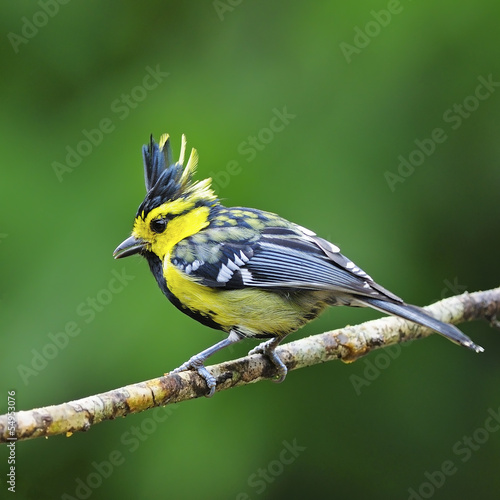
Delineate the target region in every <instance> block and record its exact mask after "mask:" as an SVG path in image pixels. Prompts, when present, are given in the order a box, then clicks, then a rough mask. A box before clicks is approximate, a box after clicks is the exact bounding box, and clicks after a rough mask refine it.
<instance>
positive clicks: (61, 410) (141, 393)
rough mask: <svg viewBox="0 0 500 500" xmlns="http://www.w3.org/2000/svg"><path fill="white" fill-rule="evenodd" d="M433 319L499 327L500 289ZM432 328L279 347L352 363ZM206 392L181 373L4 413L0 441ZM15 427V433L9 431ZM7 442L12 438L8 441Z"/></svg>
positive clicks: (297, 360) (299, 356)
mask: <svg viewBox="0 0 500 500" xmlns="http://www.w3.org/2000/svg"><path fill="white" fill-rule="evenodd" d="M426 309H427V310H428V311H429V312H431V313H432V314H433V315H434V316H435V317H436V318H438V319H440V320H441V321H444V322H447V323H453V324H457V323H462V322H464V321H472V320H478V319H487V320H489V321H491V323H492V324H493V325H494V326H497V327H498V326H499V322H498V320H497V319H496V316H497V314H498V313H499V312H500V287H499V288H495V289H492V290H487V291H483V292H475V293H471V294H469V293H464V294H462V295H457V296H455V297H450V298H447V299H444V300H442V301H440V302H437V303H435V304H432V305H431V306H428V307H426ZM430 333H432V330H429V329H428V328H424V327H422V326H419V325H417V324H415V323H411V322H409V321H405V320H402V319H400V318H396V317H384V318H381V319H377V320H373V321H368V322H366V323H363V324H361V325H357V326H348V327H345V328H341V329H339V330H334V331H331V332H326V333H322V334H320V335H314V336H311V337H307V338H305V339H301V340H297V341H295V342H290V343H288V344H285V345H283V346H280V347H279V348H278V349H277V353H278V355H279V356H280V358H281V359H282V360H283V362H284V363H285V364H286V366H287V367H288V370H297V369H299V368H303V367H305V366H311V365H316V364H319V363H324V362H326V361H332V360H334V359H340V360H342V361H344V362H351V361H355V360H356V359H358V358H360V357H362V356H364V355H366V354H368V353H369V352H370V351H372V350H374V349H379V348H381V347H385V346H389V345H393V344H397V343H403V342H407V341H410V340H413V339H417V338H420V337H426V336H428V335H429V334H430ZM208 369H209V371H210V372H211V373H212V374H213V375H214V376H215V377H216V378H217V389H216V390H217V391H223V390H226V389H229V388H231V387H236V386H240V385H246V384H251V383H254V382H258V381H260V380H263V379H271V378H273V376H274V366H273V365H272V364H271V363H270V362H269V361H268V360H267V358H265V357H263V356H261V355H253V356H246V357H244V358H240V359H236V360H233V361H229V362H226V363H221V364H219V365H214V366H210V367H208ZM206 392H207V388H206V385H205V382H204V381H203V380H202V379H201V378H200V377H199V376H198V374H197V373H196V372H193V371H189V372H182V373H178V374H174V375H165V376H163V377H159V378H155V379H152V380H147V381H145V382H140V383H138V384H132V385H128V386H125V387H121V388H119V389H114V390H112V391H108V392H104V393H102V394H97V395H95V396H89V397H86V398H83V399H78V400H75V401H70V402H68V403H62V404H59V405H53V406H46V407H44V408H37V409H33V410H30V411H19V412H16V413H15V414H14V415H15V422H14V423H15V425H14V426H13V425H12V423H11V425H10V428H9V425H8V424H9V422H8V415H2V416H0V443H5V442H11V441H12V439H13V438H16V440H26V439H33V438H36V437H40V436H55V435H57V434H66V435H70V434H71V433H73V432H76V431H87V430H89V429H90V428H91V427H92V425H95V424H98V423H100V422H103V421H104V420H112V419H114V418H116V417H124V416H126V415H129V414H131V413H139V412H141V411H144V410H147V409H149V408H153V407H155V406H164V405H167V404H172V403H179V402H180V401H185V400H188V399H194V398H199V397H201V396H204V395H205V394H206ZM12 428H13V430H14V431H15V433H14V434H15V435H12V434H13V433H10V432H9V431H10V430H11V429H12ZM9 438H10V439H9Z"/></svg>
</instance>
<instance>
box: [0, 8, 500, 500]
mask: <svg viewBox="0 0 500 500" xmlns="http://www.w3.org/2000/svg"><path fill="white" fill-rule="evenodd" d="M43 5H45V7H43ZM44 8H45V10H47V11H48V12H49V13H50V15H49V14H44ZM388 9H390V10H391V11H392V13H391V12H390V11H389V10H388ZM56 11H57V12H56ZM381 11H382V12H381ZM499 15H500V7H499V6H498V4H497V3H496V2H491V1H487V0H480V1H479V2H472V1H470V0H469V1H466V2H461V3H460V4H458V5H457V3H456V2H451V1H444V2H439V4H436V3H430V2H411V1H409V0H405V1H402V2H397V1H395V0H392V1H391V2H389V3H387V2H386V1H379V2H368V1H360V2H356V3H355V4H354V3H353V4H347V3H346V2H340V1H335V2H309V3H303V2H266V1H263V0H261V1H250V0H247V1H237V0H222V1H219V2H205V3H202V2H199V3H194V2H160V1H153V2H147V3H143V4H142V5H140V4H139V2H133V1H130V0H129V1H123V2H120V3H111V2H108V3H103V2H97V1H95V0H91V1H87V2H85V3H83V2H76V1H73V2H67V3H65V4H64V5H62V4H56V3H54V2H52V3H51V2H50V1H47V3H46V4H44V3H43V2H38V3H36V2H28V1H19V2H10V3H9V4H6V5H4V6H3V9H2V16H1V19H0V26H1V28H2V40H3V41H2V43H1V46H0V50H1V60H2V70H3V71H2V74H3V77H2V78H1V81H0V86H1V94H2V113H1V118H0V142H1V144H2V167H1V168H2V176H1V183H0V193H1V194H0V196H1V198H0V199H1V206H2V210H1V213H2V216H1V219H0V255H1V283H2V287H1V289H0V299H1V300H0V311H1V312H0V314H1V354H0V361H1V364H0V380H1V384H0V385H1V394H0V401H1V403H0V409H2V411H1V412H2V413H3V412H4V411H5V409H6V406H7V390H15V391H16V397H17V400H16V405H17V408H18V409H19V410H21V409H24V410H27V409H30V408H33V407H38V406H45V405H49V404H57V403H61V402H64V401H69V400H73V399H77V398H81V397H84V396H87V395H91V394H96V393H99V392H103V391H106V390H109V389H113V388H117V387H121V386H123V385H126V384H130V383H134V382H139V381H142V380H146V379H149V378H153V377H156V376H159V375H161V374H162V373H164V372H165V371H168V370H169V369H172V368H174V367H176V366H178V365H179V364H180V363H182V362H183V361H185V360H186V359H188V358H189V357H190V356H191V355H192V354H194V353H196V352H198V351H200V350H202V349H204V348H205V347H207V346H209V345H211V344H213V343H214V342H215V341H217V340H219V339H220V338H221V336H220V334H219V333H217V332H215V331H213V330H209V329H207V328H205V327H203V326H202V325H199V324H197V323H195V322H193V321H192V320H191V319H189V318H188V317H187V316H184V315H182V314H181V313H180V312H178V311H177V310H176V309H175V308H174V307H173V306H171V305H170V304H169V303H168V301H167V300H166V299H165V298H164V297H163V296H162V294H161V293H160V291H159V289H158V287H157V286H156V283H155V282H154V279H153V278H152V276H151V275H150V272H149V270H148V268H147V264H146V262H145V261H143V260H141V259H140V258H131V259H126V260H125V261H114V260H113V259H112V255H111V254H112V251H113V250H114V248H115V247H116V246H117V244H118V243H120V242H121V241H122V240H123V239H124V238H125V237H127V236H128V234H129V232H130V230H131V224H132V220H133V216H134V214H135V210H136V208H137V206H138V204H139V203H140V202H141V201H142V198H143V195H144V183H143V173H142V159H141V147H142V145H143V144H144V143H145V142H147V140H148V137H149V134H151V133H153V134H154V135H155V137H156V138H158V137H159V135H160V134H161V133H163V132H169V133H170V134H171V136H172V141H173V143H172V144H173V148H174V151H175V154H176V155H177V154H178V151H179V146H180V138H181V134H182V133H185V134H186V135H187V138H188V146H189V147H191V146H193V147H196V148H197V149H198V151H199V154H200V164H199V173H198V178H204V177H206V176H209V175H212V176H213V177H214V178H215V181H216V184H217V190H218V193H219V195H220V197H221V198H223V199H224V200H225V203H226V204H228V205H243V206H252V207H259V208H262V209H266V210H269V211H273V212H278V213H280V214H281V215H283V216H285V217H287V218H289V219H291V220H293V221H295V222H298V223H300V224H302V225H305V226H307V227H310V228H311V229H313V230H315V231H316V232H318V233H319V234H320V235H322V236H324V237H326V238H328V239H330V240H332V241H333V242H335V243H337V244H339V245H340V246H341V248H342V250H343V251H344V253H345V254H346V255H348V256H349V257H350V258H352V259H353V260H354V261H355V262H356V263H357V264H359V265H360V266H361V267H362V268H364V269H365V270H366V271H367V272H369V273H370V274H372V276H373V277H374V278H375V279H376V280H377V281H379V282H380V283H381V284H383V285H384V286H386V287H388V288H389V289H391V290H392V291H394V292H395V293H397V294H399V295H401V296H402V297H404V298H405V299H406V300H407V301H408V302H412V303H415V304H419V305H424V304H426V303H430V302H432V301H434V300H436V299H439V298H441V297H445V296H450V295H454V294H456V293H460V292H462V291H464V290H465V289H467V290H469V291H475V290H480V289H487V288H491V287H495V286H498V285H499V273H498V267H499V266H498V247H499V243H500V241H499V239H500V238H499V233H498V213H499V208H498V206H499V192H500V171H499V160H498V158H499V157H500V142H499V140H498V137H499V135H500V127H499V121H498V116H499V112H500V87H499V86H498V85H497V84H496V83H495V82H497V81H500V57H499V49H498V48H499V35H498V16H499ZM33 23H35V24H33ZM36 24H38V27H37V26H36ZM366 32H368V35H366ZM363 33H365V34H363ZM150 72H153V73H155V74H156V81H155V80H154V79H152V78H148V77H147V75H148V74H149V73H150ZM167 73H168V75H167ZM490 75H491V76H490ZM480 77H483V78H484V79H485V80H488V79H490V81H493V84H491V83H490V84H489V87H490V90H489V91H486V90H485V88H482V89H480V90H479V93H480V95H481V96H482V98H483V100H478V99H475V98H474V94H475V92H476V88H477V87H478V85H480V80H479V79H478V78H480ZM146 87H147V88H146ZM153 87H154V88H153ZM486 94H489V95H487V96H486ZM127 96H128V97H127ZM471 96H472V97H471ZM455 105H456V106H460V107H461V106H463V105H466V106H467V107H468V108H469V109H470V111H466V108H463V110H462V111H460V109H462V108H459V107H456V108H454V106H455ZM284 109H285V110H286V113H288V115H293V117H292V116H289V117H288V119H286V122H287V123H286V124H284V126H283V127H282V128H283V129H282V130H280V131H276V132H272V133H270V132H269V130H266V129H268V128H269V126H270V124H271V123H272V124H274V125H276V122H271V120H272V118H273V116H275V115H276V110H278V111H280V112H283V110H284ZM449 110H451V111H449ZM460 113H462V116H460ZM99 126H101V127H103V128H105V129H106V130H105V133H104V132H103V133H102V134H100V133H98V132H96V131H95V130H94V129H96V128H97V127H99ZM436 128H441V129H443V131H444V132H443V133H444V134H445V135H446V140H444V142H441V143H440V144H435V145H434V146H433V147H431V146H430V145H429V142H425V141H424V139H426V138H429V137H431V134H432V132H433V130H435V129H436ZM85 131H86V132H87V133H88V134H89V135H90V136H91V137H92V138H93V141H94V143H95V144H94V145H91V144H90V147H89V144H85V143H84V142H82V141H85V140H86V138H85V134H86V132H85ZM100 135H101V136H100ZM249 137H257V142H256V144H255V145H254V146H252V145H251V141H252V139H249ZM415 141H424V143H423V144H424V148H425V147H427V151H430V150H432V149H433V148H434V151H433V152H432V154H429V155H425V157H424V158H423V162H422V163H421V165H418V166H416V167H415V168H414V172H413V173H411V175H408V174H409V173H410V171H409V170H408V169H407V170H406V171H402V172H404V173H405V175H407V177H400V179H399V180H400V181H402V182H397V183H396V184H392V189H391V186H390V185H389V183H388V181H387V178H386V176H387V174H386V173H387V172H392V173H393V174H396V175H400V174H398V163H399V161H398V157H399V155H402V156H403V157H404V158H406V159H408V158H409V157H410V155H411V154H412V152H413V151H414V150H416V149H417V145H416V142H415ZM425 145H426V146H425ZM68 148H70V150H71V149H73V150H75V149H76V150H78V149H79V151H80V152H81V154H82V158H81V160H80V162H78V161H77V160H75V159H73V160H71V158H70V161H73V164H72V165H68V164H67V158H66V156H67V155H68V151H69V150H68ZM250 151H252V152H250ZM422 155H423V153H422ZM422 155H420V156H422ZM412 158H413V160H414V161H416V162H418V161H419V158H420V157H419V154H418V153H413V156H412ZM249 160H250V161H249ZM77 163H79V164H78V165H76V164H77ZM54 165H56V167H55V168H54ZM62 165H65V166H66V168H64V167H63V168H62V170H61V166H62ZM228 165H229V166H228ZM56 170H57V172H58V173H57V172H56ZM116 272H118V273H122V274H123V273H124V274H125V275H127V276H130V277H133V279H132V278H130V281H126V285H124V286H123V287H122V290H121V291H120V292H116V293H111V292H110V291H109V282H110V280H111V279H112V278H113V276H114V275H113V273H116ZM93 300H95V301H96V302H94V304H95V305H94V306H91V305H89V304H91V303H92V301H93ZM89 301H90V302H89ZM82 304H83V305H82ZM89 311H90V312H89ZM92 311H93V312H92ZM378 316H380V315H379V314H377V313H374V312H372V311H367V310H366V311H365V310H356V309H347V308H339V309H331V310H329V311H328V312H326V313H325V314H324V315H323V316H322V317H321V318H320V319H318V320H317V321H315V322H314V323H312V324H310V325H308V326H307V327H306V328H304V329H303V330H302V331H301V332H300V333H299V334H296V335H295V336H294V337H293V338H295V339H296V338H298V337H299V336H301V335H302V336H304V335H310V334H313V333H319V332H322V331H326V330H329V329H333V328H338V327H341V326H343V325H345V324H348V323H349V324H356V323H360V322H362V321H365V320H367V319H371V318H375V317H378ZM71 322H74V323H76V325H77V327H78V328H79V329H80V330H81V331H80V334H79V335H78V336H76V337H74V338H71V339H70V341H69V342H68V343H67V345H66V346H64V347H63V348H60V349H57V350H56V351H55V352H54V351H50V347H49V348H48V347H47V345H48V344H50V343H51V340H50V336H49V334H51V335H52V336H56V335H57V333H58V332H61V331H63V330H64V329H65V328H66V327H67V325H68V323H70V324H71ZM463 331H464V332H466V333H467V334H468V335H470V336H471V337H472V338H473V339H474V340H475V341H476V342H478V343H479V344H481V345H483V346H484V347H485V349H486V352H485V353H484V354H483V355H481V356H479V355H475V354H473V353H472V352H469V351H467V350H466V349H460V348H458V347H456V346H454V345H453V344H451V343H449V342H447V341H446V340H444V339H443V338H442V337H439V336H437V335H434V336H432V337H431V338H428V339H425V340H421V341H418V342H414V343H412V344H411V346H408V347H404V348H402V349H400V350H395V351H393V352H392V355H393V356H392V357H393V358H394V359H391V358H390V357H389V355H388V354H387V353H385V354H382V351H379V352H377V353H373V354H372V355H370V356H369V357H367V358H365V359H362V360H360V361H358V362H356V363H354V364H351V365H344V364H342V363H340V362H338V363H329V364H326V365H322V366H316V367H313V368H309V369H306V370H300V371H298V372H294V373H290V374H289V376H288V378H287V380H286V382H285V383H283V384H281V385H276V384H272V383H271V382H263V383H259V384H257V385H253V386H249V387H244V388H239V389H235V390H231V391H227V392H225V393H221V394H217V395H216V396H215V397H214V398H212V399H211V400H207V399H200V400H196V401H192V402H186V403H183V404H181V405H178V406H177V407H175V408H172V409H170V410H168V411H166V412H158V411H155V412H151V411H150V412H145V413H142V414H140V415H133V416H130V417H128V418H126V419H119V420H117V421H113V422H106V423H103V424H101V425H98V426H96V427H95V428H92V429H91V430H90V432H88V433H85V434H84V433H79V434H76V435H73V436H72V437H71V438H66V437H54V438H51V439H48V440H45V439H37V440H34V441H29V442H25V443H18V445H17V463H16V474H17V487H16V492H17V496H16V498H19V499H25V498H26V499H34V498H37V499H53V498H93V499H104V498H120V497H124V498H179V499H184V498H186V499H190V498H210V499H212V498H213V499H221V498H228V499H240V500H243V499H245V498H248V499H254V498H273V499H282V498H302V497H305V496H306V495H308V496H309V497H310V496H312V495H314V496H320V495H321V496H322V497H324V498H325V497H326V498H349V499H359V498H374V499H375V498H377V499H378V498H380V499H387V498H401V499H406V498H410V497H412V495H413V498H430V497H433V498H439V499H452V498H457V497H461V498H472V497H473V498H477V499H479V498H481V499H485V498H498V491H499V488H500V475H499V474H498V468H499V465H500V432H498V430H497V429H496V424H495V426H492V425H490V426H489V429H490V430H489V431H488V430H486V431H485V430H484V428H485V425H486V424H487V423H490V424H491V423H492V421H491V419H490V420H488V421H487V419H488V417H489V416H490V413H489V412H494V413H496V412H498V411H499V406H500V394H499V390H498V388H499V376H500V367H499V363H498V361H497V359H498V353H499V352H500V339H499V336H498V332H495V331H494V330H492V329H491V328H489V326H488V325H487V324H486V323H474V324H465V325H463ZM254 345H255V344H254V343H252V342H248V343H245V344H244V345H240V346H238V347H235V348H234V349H232V350H231V351H230V350H226V351H223V352H221V353H220V354H219V355H217V356H216V357H214V359H213V361H214V362H216V361H222V360H225V359H228V358H231V357H237V356H240V355H244V354H245V353H246V352H247V351H248V350H249V349H250V348H251V347H253V346H254ZM44 349H45V352H49V355H50V356H52V359H50V360H48V361H47V362H46V363H45V366H42V365H43V364H44V363H43V362H41V361H38V363H42V365H41V364H38V365H35V366H37V367H38V368H37V369H36V370H35V369H33V366H32V358H33V356H34V355H35V353H37V352H38V353H41V352H43V350H44ZM47 349H49V351H47ZM33 350H34V351H35V352H34V351H33ZM377 366H378V367H379V368H377ZM26 369H33V372H30V371H29V370H28V371H26ZM354 376H356V377H358V378H356V377H354ZM361 379H364V380H365V381H366V383H365V384H363V385H361V386H359V385H356V384H355V382H356V381H357V382H359V380H361ZM493 427H495V428H493ZM467 439H469V441H467ZM289 448H292V449H293V450H294V451H293V452H292V451H290V450H289ZM0 453H1V456H0V471H2V473H1V478H2V479H1V487H2V492H1V496H3V495H4V491H5V496H6V495H7V493H8V492H7V486H6V485H5V478H6V476H5V474H6V471H7V458H6V457H7V453H6V449H5V447H2V448H1V452H0ZM117 457H119V458H117ZM110 460H114V461H115V462H116V464H115V465H114V466H113V470H112V471H111V470H109V467H108V468H106V465H105V464H103V462H106V461H108V462H109V461H110ZM449 461H451V462H452V466H450V465H449V463H448V462H449ZM99 464H100V465H99ZM443 465H444V467H445V469H446V470H447V471H448V472H449V474H448V475H446V476H445V475H444V474H443V473H435V471H437V470H441V469H442V467H443ZM96 467H97V469H99V470H101V473H98V472H96V470H97V469H96ZM447 467H448V468H447ZM450 471H451V472H450ZM433 483H434V484H433ZM82 484H84V485H85V486H82ZM412 489H413V490H412ZM412 491H414V492H415V493H414V494H413V493H412ZM64 495H66V496H64Z"/></svg>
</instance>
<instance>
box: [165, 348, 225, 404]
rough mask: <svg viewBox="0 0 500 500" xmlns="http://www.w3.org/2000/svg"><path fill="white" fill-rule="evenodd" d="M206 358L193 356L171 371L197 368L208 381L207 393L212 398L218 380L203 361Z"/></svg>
mask: <svg viewBox="0 0 500 500" xmlns="http://www.w3.org/2000/svg"><path fill="white" fill-rule="evenodd" d="M204 361H205V359H204V358H202V357H201V356H198V355H197V356H193V357H192V358H191V359H189V360H188V361H186V362H185V363H183V364H182V365H181V366H179V367H178V368H176V369H175V370H172V371H171V372H170V373H180V372H185V371H188V370H196V371H197V372H198V375H199V376H200V377H201V378H202V379H203V380H204V381H205V382H206V384H207V387H208V393H207V394H206V397H207V398H211V397H212V396H213V395H214V392H215V387H216V385H217V382H216V380H215V377H214V376H213V375H212V374H211V373H210V372H209V371H208V370H207V369H206V368H205V365H204V364H203V362H204Z"/></svg>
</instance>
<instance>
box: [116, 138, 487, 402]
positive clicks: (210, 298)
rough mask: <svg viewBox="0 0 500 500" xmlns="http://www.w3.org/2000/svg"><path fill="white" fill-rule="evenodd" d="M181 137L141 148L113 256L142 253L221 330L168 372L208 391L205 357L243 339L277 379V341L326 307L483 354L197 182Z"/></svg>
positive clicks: (303, 238)
mask: <svg viewBox="0 0 500 500" xmlns="http://www.w3.org/2000/svg"><path fill="white" fill-rule="evenodd" d="M185 152H186V137H185V136H184V135H182V140H181V150H180V154H179V160H178V161H175V160H174V157H173V154H172V149H171V144H170V137H169V135H168V134H163V135H162V136H161V137H160V140H159V142H158V143H156V142H155V140H154V138H153V135H151V136H150V140H149V144H146V145H144V146H143V148H142V153H143V162H144V179H145V184H146V197H145V198H144V200H143V201H142V203H141V204H140V205H139V208H138V209H137V213H136V215H135V218H134V222H133V229H132V234H131V236H130V237H129V238H127V239H125V240H124V241H123V242H122V243H121V244H120V245H119V246H118V247H117V248H116V250H115V251H114V253H113V256H114V257H115V259H121V258H124V257H128V256H131V255H134V254H140V255H142V256H143V257H144V258H145V259H146V261H147V262H148V264H149V267H150V270H151V272H152V274H153V276H154V277H155V279H156V281H157V283H158V285H159V287H160V289H161V291H162V292H163V293H164V294H165V295H166V297H167V298H168V299H169V300H170V302H172V304H173V305H174V306H175V307H177V308H178V309H179V310H181V311H182V312H183V313H185V314H187V315H188V316H190V317H191V318H193V319H195V320H197V321H199V322H200V323H202V324H203V325H206V326H209V327H211V328H214V329H217V330H222V331H223V332H224V333H225V334H227V336H226V337H225V338H224V339H223V340H221V341H219V342H217V343H215V344H214V345H212V346H211V347H209V348H207V349H205V350H203V351H201V352H200V353H198V354H196V355H194V356H192V357H191V358H190V359H189V360H188V361H186V362H185V363H183V364H182V365H181V366H179V367H178V368H176V369H175V370H173V371H171V372H170V373H180V372H183V371H186V370H195V371H196V372H198V374H199V375H200V376H201V377H202V379H204V381H205V382H206V385H207V389H208V392H207V396H208V397H210V396H212V395H213V394H214V392H215V389H216V385H217V383H216V379H215V377H214V376H213V375H212V374H211V373H210V372H209V371H208V370H207V368H206V367H205V361H206V360H207V358H208V357H209V356H211V355H213V354H214V353H216V352H218V351H219V350H221V349H223V348H225V347H228V346H230V345H232V344H234V343H236V342H239V341H241V340H243V339H247V338H250V339H266V340H265V341H264V342H262V343H261V344H259V345H258V346H257V347H256V348H254V349H252V350H251V351H250V352H249V354H262V355H264V356H266V357H267V358H268V359H269V360H270V361H271V362H272V364H273V365H274V367H275V368H276V376H275V380H276V381H278V382H280V381H283V380H284V379H285V377H286V374H287V367H286V365H285V364H284V363H283V361H282V360H281V359H280V357H279V356H278V355H277V353H276V351H275V349H276V347H277V346H278V344H279V343H280V342H281V341H282V340H283V339H284V338H285V337H286V336H287V335H289V334H290V333H292V332H294V331H296V330H298V329H299V328H300V327H302V326H303V325H305V324H306V323H308V322H309V321H311V320H313V319H315V318H316V317H317V316H318V315H319V314H320V313H321V312H323V311H324V310H325V309H326V308H327V307H329V306H339V305H346V306H355V307H371V308H373V309H376V310H378V311H381V312H383V313H386V314H389V315H394V316H399V317H401V318H404V319H406V320H410V321H412V322H414V323H418V324H419V325H423V326H425V327H428V328H430V329H432V330H434V331H436V332H438V333H440V334H441V335H443V336H444V337H446V338H448V339H449V340H451V341H453V342H455V343H457V344H459V345H462V346H465V347H467V348H469V349H471V350H473V351H476V352H482V351H483V348H482V347H481V346H479V345H476V344H475V343H474V342H473V341H472V340H471V339H470V338H469V337H467V336H466V335H465V334H464V333H462V332H461V331H460V330H459V329H458V328H456V327H455V326H452V325H450V324H447V323H443V322H441V321H439V320H437V319H435V318H434V317H432V316H431V315H430V314H429V313H427V312H425V311H424V310H423V309H421V308H420V307H417V306H413V305H410V304H407V303H405V302H404V301H403V300H402V299H401V298H399V297H398V296H397V295H395V294H393V293H392V292H390V291H389V290H387V289H385V288H384V287H382V286H381V285H379V284H377V283H376V282H375V281H374V280H373V279H372V278H371V277H370V276H369V275H368V274H367V273H366V272H364V271H363V270H362V269H361V268H360V267H358V266H357V265H356V264H354V262H352V261H351V260H349V259H348V258H347V257H345V256H344V255H343V254H342V253H341V252H340V249H339V247H338V246H336V245H335V244H333V243H330V242H329V241H327V240H325V239H323V238H321V237H319V236H317V235H316V233H314V232H313V231H311V230H309V229H306V228H304V227H302V226H300V225H298V224H295V223H293V222H289V221H288V220H286V219H284V218H282V217H280V216H279V215H276V214H274V213H271V212H266V211H263V210H258V209H254V208H245V207H226V206H224V205H222V203H221V202H220V200H219V199H218V197H217V196H216V194H215V193H214V191H213V190H212V188H211V179H210V178H207V179H204V180H200V181H194V180H193V176H194V173H195V171H196V167H197V163H198V154H197V152H196V150H195V149H192V150H191V153H190V156H189V159H188V161H187V163H186V165H185V166H184V157H185Z"/></svg>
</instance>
